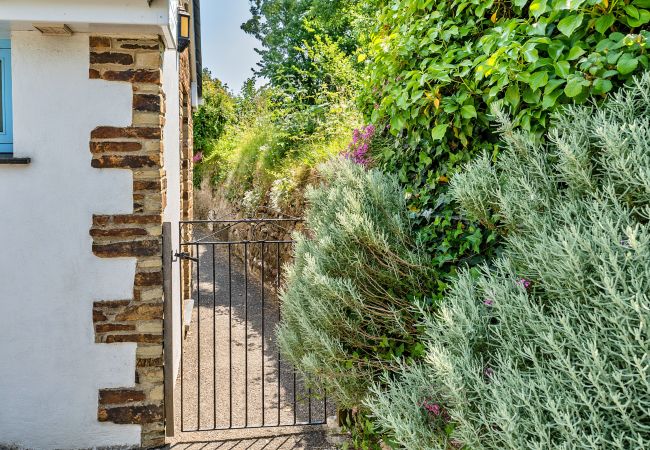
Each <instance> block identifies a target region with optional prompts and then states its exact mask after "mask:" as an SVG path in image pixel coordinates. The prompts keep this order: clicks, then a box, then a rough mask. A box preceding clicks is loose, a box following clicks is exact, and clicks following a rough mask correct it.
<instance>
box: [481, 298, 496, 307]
mask: <svg viewBox="0 0 650 450" xmlns="http://www.w3.org/2000/svg"><path fill="white" fill-rule="evenodd" d="M483 304H484V305H485V306H493V305H494V300H492V299H491V298H486V299H485V300H483Z"/></svg>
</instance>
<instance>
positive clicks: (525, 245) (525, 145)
mask: <svg viewBox="0 0 650 450" xmlns="http://www.w3.org/2000/svg"><path fill="white" fill-rule="evenodd" d="M501 118H502V119H503V117H501ZM554 120H555V122H554V128H553V129H552V131H551V132H550V135H549V141H550V143H549V144H547V145H537V144H532V143H531V140H530V139H529V138H528V137H527V136H526V135H524V134H519V133H515V132H513V131H512V129H511V128H510V126H509V124H508V123H507V121H503V120H502V123H504V125H503V128H502V132H503V136H504V140H505V149H504V151H503V153H502V154H501V155H500V156H499V158H498V161H497V162H496V163H493V162H492V161H491V160H490V159H489V158H487V157H484V158H482V159H480V160H478V161H476V162H473V163H471V164H470V165H469V166H468V167H467V170H466V171H465V172H464V173H462V174H460V175H458V176H456V177H455V179H454V180H453V187H452V190H453V194H454V196H455V198H456V199H457V200H458V201H459V202H460V204H461V205H462V207H463V208H464V210H465V211H466V212H467V213H469V215H471V216H473V217H474V218H477V219H480V220H481V221H482V222H483V223H484V224H486V225H487V226H490V227H496V228H498V229H500V231H501V232H502V233H503V235H504V236H505V250H504V253H503V254H502V256H501V257H499V258H498V259H496V261H494V263H493V264H492V265H491V266H490V267H484V268H483V269H482V271H481V273H480V274H479V275H478V276H474V277H472V276H471V275H470V274H469V273H467V272H465V273H462V274H461V275H460V277H459V279H458V280H457V281H456V282H454V284H453V286H452V288H451V290H450V292H449V294H448V295H447V296H446V298H445V300H444V302H443V304H442V306H441V308H440V309H439V310H438V311H437V312H436V313H435V314H434V315H432V316H430V317H428V319H427V320H426V328H427V335H428V341H429V344H428V350H427V356H426V359H425V362H424V363H423V364H420V365H417V366H412V367H405V368H404V369H403V371H402V374H401V376H400V377H392V378H391V379H389V380H387V385H388V387H380V386H376V387H375V388H374V390H373V393H374V397H371V399H370V400H369V401H368V406H369V407H370V408H371V410H372V411H373V414H374V416H375V417H376V420H377V421H378V423H379V424H380V425H381V426H382V427H383V428H384V429H385V430H387V431H388V432H389V433H390V434H391V435H392V436H393V437H394V439H395V440H396V441H397V442H398V443H399V444H400V445H401V446H403V447H404V448H407V449H409V450H420V449H448V448H454V447H455V448H461V447H463V448H467V449H517V450H520V449H539V450H542V449H544V450H547V449H645V448H650V336H649V334H650V300H649V295H650V224H649V220H650V77H649V76H644V77H643V78H641V79H639V80H636V82H635V83H634V85H633V86H631V87H630V88H626V89H624V90H623V91H621V92H620V93H619V94H617V95H615V96H612V97H610V98H609V99H608V100H607V101H606V102H605V103H604V104H602V106H601V107H570V108H568V109H566V110H565V111H563V113H562V114H561V115H558V116H556V117H555V119H554ZM432 404H434V405H437V409H435V410H433V411H434V412H431V407H430V405H432ZM427 407H429V410H427Z"/></svg>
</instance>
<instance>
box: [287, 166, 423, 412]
mask: <svg viewBox="0 0 650 450" xmlns="http://www.w3.org/2000/svg"><path fill="white" fill-rule="evenodd" d="M320 172H321V175H322V177H323V179H324V181H323V183H322V184H321V185H320V186H317V187H313V188H310V189H308V191H307V193H306V198H307V201H308V209H307V212H306V227H307V229H308V233H309V234H308V236H304V235H298V236H296V239H297V243H296V250H295V261H294V263H293V265H292V266H290V267H289V268H288V270H287V283H286V288H285V289H284V291H283V292H282V295H281V306H282V322H281V324H280V326H279V328H278V331H277V335H278V342H279V345H280V348H281V351H282V354H283V357H284V358H286V359H288V360H289V361H291V362H292V363H293V364H294V365H295V366H296V367H297V369H298V370H299V371H301V372H302V373H303V374H305V375H306V376H307V378H308V379H310V380H311V381H313V382H315V383H317V384H318V385H319V386H321V387H325V388H326V389H327V390H328V392H329V394H330V395H331V396H332V397H334V399H335V400H336V402H337V404H338V406H339V407H355V406H358V405H360V403H361V401H362V400H363V399H364V398H365V396H366V394H367V390H368V387H369V385H370V384H371V383H372V380H373V379H376V378H377V377H378V375H379V374H381V372H382V371H384V370H386V369H389V368H390V367H391V366H392V365H393V364H394V362H393V360H394V358H395V357H406V356H409V355H411V356H417V355H419V354H420V353H421V351H422V346H421V345H420V344H418V343H417V340H416V335H417V330H416V324H415V321H416V319H415V318H414V316H413V315H412V313H411V308H412V305H413V302H414V301H415V296H418V295H420V294H419V293H421V292H426V291H427V290H428V289H427V282H428V279H429V269H428V268H427V267H426V266H424V265H423V262H424V261H425V258H424V255H423V253H422V251H421V249H420V248H419V247H418V245H417V244H416V243H415V242H414V241H413V240H412V237H411V229H410V228H411V223H410V221H409V219H408V217H407V212H406V208H405V201H404V195H403V192H402V191H401V190H400V189H399V187H398V184H397V180H396V179H395V178H394V177H391V176H389V175H385V174H382V173H381V172H379V171H377V170H369V171H366V170H365V169H364V168H363V167H361V166H359V165H357V164H354V163H352V162H349V161H347V160H345V159H343V158H340V159H338V160H334V161H332V162H330V163H328V164H326V165H324V166H322V167H321V168H320Z"/></svg>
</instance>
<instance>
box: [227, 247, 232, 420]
mask: <svg viewBox="0 0 650 450" xmlns="http://www.w3.org/2000/svg"><path fill="white" fill-rule="evenodd" d="M228 370H229V371H230V375H229V376H228V384H229V387H228V389H229V394H228V397H229V401H230V406H229V408H230V422H229V425H228V428H232V244H230V243H229V244H228Z"/></svg>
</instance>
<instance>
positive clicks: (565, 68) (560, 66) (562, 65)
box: [553, 61, 571, 78]
mask: <svg viewBox="0 0 650 450" xmlns="http://www.w3.org/2000/svg"><path fill="white" fill-rule="evenodd" d="M553 67H555V74H556V75H557V76H558V77H560V78H566V77H568V76H569V72H570V70H571V65H570V64H569V62H568V61H558V62H556V63H555V64H553Z"/></svg>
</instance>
